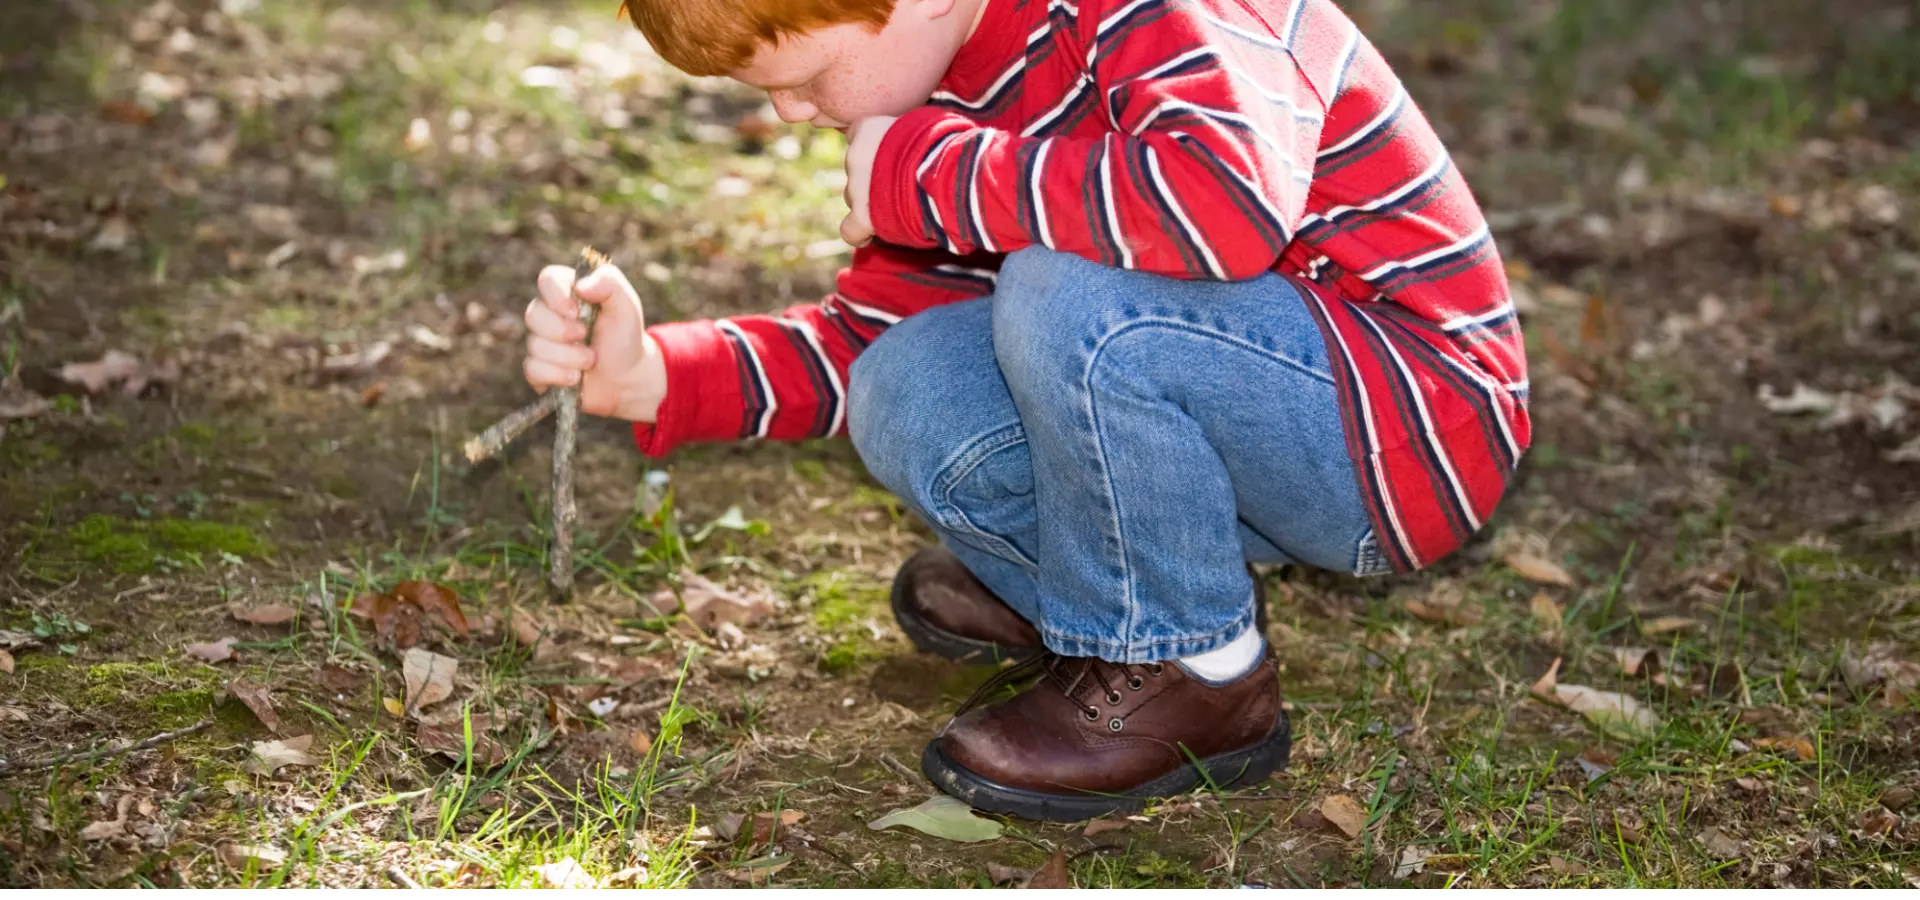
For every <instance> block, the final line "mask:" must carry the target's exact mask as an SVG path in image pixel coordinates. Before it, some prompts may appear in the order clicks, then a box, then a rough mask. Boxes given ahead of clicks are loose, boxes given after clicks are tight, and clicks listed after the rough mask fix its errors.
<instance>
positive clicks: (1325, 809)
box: [1320, 794, 1367, 838]
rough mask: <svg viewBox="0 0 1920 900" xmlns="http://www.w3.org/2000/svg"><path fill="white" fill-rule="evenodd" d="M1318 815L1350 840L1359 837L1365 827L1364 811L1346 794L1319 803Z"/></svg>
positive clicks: (1365, 817) (1336, 795)
mask: <svg viewBox="0 0 1920 900" xmlns="http://www.w3.org/2000/svg"><path fill="white" fill-rule="evenodd" d="M1320 815H1321V816H1322V817H1324V818H1325V819H1326V820H1327V821H1328V822H1329V823H1331V824H1332V825H1333V827H1335V828H1338V829H1340V833H1341V834H1344V835H1346V836H1347V837H1350V838H1357V837H1359V836H1360V832H1361V830H1362V829H1365V828H1366V827H1367V811H1366V809H1365V808H1363V807H1362V806H1361V805H1360V803H1359V802H1358V801H1356V800H1354V799H1353V798H1352V797H1350V796H1348V795H1346V794H1334V795H1333V796H1331V797H1328V798H1327V799H1325V800H1322V801H1320Z"/></svg>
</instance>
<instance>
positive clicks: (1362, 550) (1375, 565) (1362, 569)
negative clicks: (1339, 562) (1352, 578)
mask: <svg viewBox="0 0 1920 900" xmlns="http://www.w3.org/2000/svg"><path fill="white" fill-rule="evenodd" d="M1353 574H1355V575H1357V576H1359V577H1361V578H1371V577H1374V576H1376V575H1391V574H1393V564H1392V563H1389V562H1387V555H1386V554H1385V553H1382V552H1380V537H1379V536H1378V535H1376V534H1374V532H1373V529H1372V528H1368V529H1367V530H1366V533H1364V534H1362V535H1361V536H1360V545H1359V547H1358V548H1356V549H1355V551H1354V554H1353Z"/></svg>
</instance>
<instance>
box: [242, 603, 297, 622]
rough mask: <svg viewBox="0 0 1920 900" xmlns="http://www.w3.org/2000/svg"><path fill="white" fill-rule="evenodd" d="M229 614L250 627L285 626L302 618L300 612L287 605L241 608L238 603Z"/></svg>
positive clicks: (276, 604)
mask: <svg viewBox="0 0 1920 900" xmlns="http://www.w3.org/2000/svg"><path fill="white" fill-rule="evenodd" d="M227 612H228V614H230V615H232V616H233V617H234V618H236V619H239V620H240V621H242V622H246V623H247V624H249V625H285V624H287V623H288V622H291V621H293V620H294V619H296V618H299V616H300V611H299V610H296V609H294V608H293V607H291V606H288V605H286V604H285V603H268V604H265V605H263V606H241V605H239V604H237V603H236V604H234V605H233V606H230V607H228V608H227Z"/></svg>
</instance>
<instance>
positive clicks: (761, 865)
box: [720, 856, 793, 887]
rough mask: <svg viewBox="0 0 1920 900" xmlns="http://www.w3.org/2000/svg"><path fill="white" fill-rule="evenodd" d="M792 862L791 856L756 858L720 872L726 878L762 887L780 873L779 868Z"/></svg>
mask: <svg viewBox="0 0 1920 900" xmlns="http://www.w3.org/2000/svg"><path fill="white" fill-rule="evenodd" d="M792 864H793V857H791V856H783V857H780V858H779V859H756V860H753V861H751V862H747V863H743V864H741V865H738V866H734V867H732V868H730V869H726V870H724V871H722V872H721V873H720V874H722V875H725V876H726V877H727V878H728V880H731V881H740V882H745V883H747V884H750V885H753V886H754V887H762V886H764V885H766V884H767V882H769V881H772V880H773V876H775V875H778V874H780V870H781V869H784V868H786V867H787V866H790V865H792Z"/></svg>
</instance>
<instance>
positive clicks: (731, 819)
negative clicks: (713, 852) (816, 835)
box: [713, 809, 807, 851]
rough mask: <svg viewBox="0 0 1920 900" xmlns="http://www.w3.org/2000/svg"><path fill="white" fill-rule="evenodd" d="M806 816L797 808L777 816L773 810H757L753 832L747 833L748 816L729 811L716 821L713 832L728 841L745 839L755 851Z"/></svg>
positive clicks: (785, 810) (750, 849) (782, 811)
mask: <svg viewBox="0 0 1920 900" xmlns="http://www.w3.org/2000/svg"><path fill="white" fill-rule="evenodd" d="M806 817H807V814H806V813H804V812H801V811H800V810H797V809H783V810H781V811H780V812H779V814H778V816H777V817H776V816H775V814H774V813H772V812H757V813H754V814H753V820H752V821H753V825H752V828H751V832H752V833H751V834H747V833H745V832H746V831H748V829H747V817H746V816H743V815H741V814H740V813H729V814H727V815H724V816H721V817H720V818H719V819H718V820H717V821H715V822H714V824H713V833H714V834H716V835H718V836H720V837H721V838H722V839H724V840H728V841H736V842H737V841H741V840H745V841H746V843H747V846H748V848H749V851H753V850H758V849H760V848H761V847H764V846H766V845H768V844H771V843H773V842H775V841H777V840H779V838H780V832H781V830H782V829H785V828H790V827H792V826H794V825H796V824H798V823H799V822H800V821H801V820H803V819H805V818H806Z"/></svg>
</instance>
